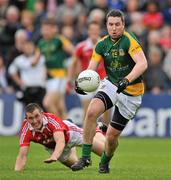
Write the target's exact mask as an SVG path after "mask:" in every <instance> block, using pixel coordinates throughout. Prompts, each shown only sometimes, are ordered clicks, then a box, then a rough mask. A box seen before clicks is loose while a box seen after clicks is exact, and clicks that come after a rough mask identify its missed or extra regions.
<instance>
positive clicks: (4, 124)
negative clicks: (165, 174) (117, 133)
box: [0, 0, 171, 137]
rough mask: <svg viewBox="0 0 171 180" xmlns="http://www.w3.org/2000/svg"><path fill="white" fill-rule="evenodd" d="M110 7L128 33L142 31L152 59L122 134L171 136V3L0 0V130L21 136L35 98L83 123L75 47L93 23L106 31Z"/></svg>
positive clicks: (141, 37)
mask: <svg viewBox="0 0 171 180" xmlns="http://www.w3.org/2000/svg"><path fill="white" fill-rule="evenodd" d="M110 9H120V10H122V11H123V12H124V13H125V19H126V30H128V31H131V32H133V33H134V34H135V35H136V36H137V38H138V40H139V42H140V43H141V45H142V47H143V49H144V52H145V54H146V57H147V59H148V63H149V68H148V70H147V71H146V72H145V73H144V81H145V87H146V93H145V95H144V98H143V104H142V107H141V108H140V109H139V111H138V113H137V116H136V118H135V120H134V121H131V122H130V123H129V124H128V126H127V128H126V129H125V130H124V132H123V136H137V137H169V136H171V0H164V1H159V0H27V1H26V0H0V135H5V136H10V135H16V134H18V132H19V129H20V126H21V121H22V119H23V117H24V114H23V107H24V106H25V104H27V103H29V102H33V101H35V102H38V103H40V104H41V105H42V108H43V109H44V110H47V111H49V112H53V113H55V114H57V115H59V116H60V117H62V118H65V117H69V118H71V119H73V121H74V122H75V123H76V124H78V125H80V126H81V125H82V122H83V118H84V111H85V109H84V108H83V105H84V104H83V103H82V99H80V97H79V96H78V95H77V94H76V93H75V92H74V90H73V89H72V81H73V80H74V78H75V77H76V75H77V73H75V75H73V77H72V78H71V77H69V75H68V72H69V69H70V65H71V64H72V60H73V58H75V57H74V56H75V53H74V52H75V50H76V48H78V44H79V43H80V42H82V41H85V40H87V38H90V37H89V36H90V34H89V31H88V24H89V23H91V22H96V23H98V24H99V26H100V36H101V37H102V36H104V35H105V34H106V28H105V15H106V13H107V12H108V11H109V10H110ZM55 38H56V39H57V40H55V42H54V41H53V43H49V42H50V41H51V40H52V39H55ZM45 42H46V44H45ZM85 51H86V50H85ZM56 52H58V53H56ZM39 53H40V54H39ZM54 57H55V58H56V59H58V61H60V66H59V67H58V70H60V72H62V75H61V73H59V74H58V75H57V77H58V78H59V79H60V78H61V77H62V81H59V82H58V83H59V85H58V89H57V90H56V92H58V96H56V95H54V94H53V96H52V94H51V93H50V91H49V89H47V88H46V83H47V82H46V81H47V79H49V78H51V77H49V76H50V75H52V74H55V77H56V71H55V72H54V71H53V70H54V69H55V68H56V65H55V64H54V67H53V63H49V62H50V60H51V58H54ZM40 59H41V60H40ZM23 61H24V62H25V63H23ZM28 61H30V62H31V63H32V68H31V69H30V67H29V65H27V64H28V63H27V62H28ZM73 71H74V72H77V67H75V70H73ZM49 72H50V73H49ZM53 72H54V73H53ZM58 72H59V71H58ZM63 72H65V73H63ZM48 73H49V74H48ZM47 74H48V75H47ZM46 75H47V76H46ZM74 76H75V77H74ZM68 79H69V80H68ZM69 81H70V83H71V86H70V87H69V86H68V85H69V84H70V83H69ZM49 86H50V85H49ZM28 94H29V97H27V98H26V97H25V96H26V95H28ZM47 94H48V96H47ZM23 97H24V98H25V99H24V100H23ZM54 97H55V98H56V106H55V102H54V105H52V101H53V100H54V99H55V98H54ZM26 99H27V100H26ZM59 104H60V105H59ZM55 108H56V109H55Z"/></svg>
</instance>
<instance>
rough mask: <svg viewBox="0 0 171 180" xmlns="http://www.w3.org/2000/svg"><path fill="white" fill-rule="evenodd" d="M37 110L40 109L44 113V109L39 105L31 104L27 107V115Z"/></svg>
mask: <svg viewBox="0 0 171 180" xmlns="http://www.w3.org/2000/svg"><path fill="white" fill-rule="evenodd" d="M35 109H38V110H39V111H40V112H41V111H43V110H42V108H41V107H40V106H39V105H38V104H37V103H29V104H28V105H27V106H26V107H25V113H27V112H29V113H32V112H33V111H34V110H35Z"/></svg>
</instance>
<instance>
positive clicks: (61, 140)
mask: <svg viewBox="0 0 171 180" xmlns="http://www.w3.org/2000/svg"><path fill="white" fill-rule="evenodd" d="M53 137H54V140H55V142H56V146H55V149H54V151H53V153H52V155H51V156H50V158H48V159H46V160H45V161H44V162H45V163H52V162H56V161H57V160H58V158H59V157H60V155H61V154H62V153H63V150H64V147H65V137H64V132H62V131H56V132H55V133H54V134H53Z"/></svg>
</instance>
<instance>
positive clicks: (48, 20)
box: [42, 17, 57, 26]
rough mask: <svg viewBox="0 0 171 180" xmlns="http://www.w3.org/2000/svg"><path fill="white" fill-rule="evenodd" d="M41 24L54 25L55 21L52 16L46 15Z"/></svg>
mask: <svg viewBox="0 0 171 180" xmlns="http://www.w3.org/2000/svg"><path fill="white" fill-rule="evenodd" d="M42 25H51V26H56V25H57V22H56V20H55V18H54V17H46V18H44V19H43V20H42Z"/></svg>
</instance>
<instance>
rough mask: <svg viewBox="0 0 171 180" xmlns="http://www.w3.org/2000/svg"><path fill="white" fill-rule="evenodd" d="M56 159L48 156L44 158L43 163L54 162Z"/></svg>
mask: <svg viewBox="0 0 171 180" xmlns="http://www.w3.org/2000/svg"><path fill="white" fill-rule="evenodd" d="M56 161H57V159H56V158H55V159H53V158H48V159H46V160H44V163H47V164H49V163H53V162H56Z"/></svg>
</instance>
